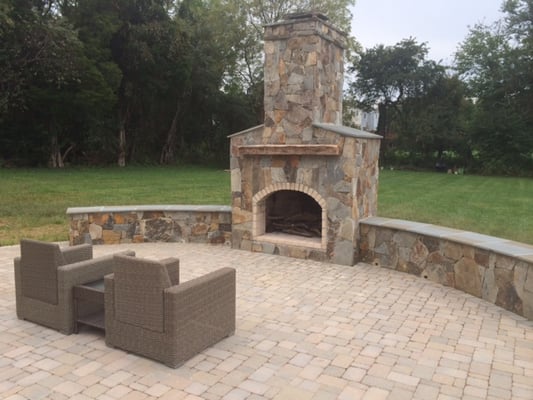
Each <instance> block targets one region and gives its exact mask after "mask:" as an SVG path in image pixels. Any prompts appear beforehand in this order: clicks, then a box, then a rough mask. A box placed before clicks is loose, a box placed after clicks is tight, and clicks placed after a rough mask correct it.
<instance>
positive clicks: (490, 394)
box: [0, 243, 533, 400]
mask: <svg viewBox="0 0 533 400" xmlns="http://www.w3.org/2000/svg"><path fill="white" fill-rule="evenodd" d="M128 247H129V248H132V249H133V250H135V251H136V253H137V255H138V256H141V257H148V258H154V259H158V258H165V257H169V256H175V257H179V258H180V261H181V262H180V268H181V278H182V281H186V280H189V279H191V278H193V277H196V276H200V275H203V274H204V273H206V272H209V271H212V270H214V269H217V268H219V267H225V266H231V267H234V268H236V269H237V330H236V332H235V335H234V336H232V337H230V338H227V339H225V340H223V341H222V342H220V343H218V344H216V345H215V346H213V347H211V348H210V349H207V350H205V351H204V352H202V353H201V354H199V355H197V356H195V357H194V358H192V359H191V360H189V361H188V362H186V363H185V364H184V365H182V366H181V367H180V368H178V369H170V368H167V367H166V366H164V365H161V364H159V363H157V362H154V361H151V360H147V359H145V358H142V357H138V356H136V355H133V354H128V353H125V352H123V351H121V350H118V349H110V348H107V347H106V346H105V342H104V338H103V334H101V333H99V332H97V331H92V330H90V329H82V330H81V332H80V333H79V334H78V335H70V336H64V335H62V334H60V333H58V332H55V331H53V330H50V329H47V328H44V327H41V326H38V325H35V324H33V323H31V322H26V321H21V320H18V319H17V317H16V314H15V288H14V282H13V258H14V257H15V256H17V255H19V248H18V246H9V247H2V248H0V354H1V358H0V398H3V399H62V398H79V399H91V398H92V399H96V398H98V399H117V398H124V399H126V398H127V399H156V398H159V399H170V398H172V399H208V400H209V399H228V400H229V399H276V400H281V399H290V400H294V399H310V400H319V399H336V398H337V399H404V398H405V399H410V398H412V399H419V400H426V399H451V400H455V399H513V400H532V399H533V323H532V322H531V321H527V320H525V319H524V318H521V317H519V316H517V315H515V314H512V313H510V312H507V311H505V310H503V309H500V308H498V307H496V306H494V305H493V304H490V303H487V302H485V301H483V300H480V299H478V298H475V297H472V296H470V295H468V294H465V293H462V292H459V291H457V290H454V289H451V288H447V287H443V286H440V285H438V284H434V283H432V282H429V281H426V280H422V279H419V278H416V277H414V276H411V275H408V274H404V273H400V272H396V271H391V270H388V269H386V268H378V267H374V266H370V265H367V264H358V265H356V266H355V267H346V266H340V265H334V264H328V263H318V262H312V261H304V260H298V259H290V258H285V257H277V256H271V255H267V254H260V253H249V252H242V251H237V250H232V249H230V248H228V247H223V246H209V245H201V244H177V243H172V244H162V243H154V244H136V245H132V246H127V245H120V246H114V245H109V246H95V247H94V251H95V255H96V256H98V255H103V254H109V253H113V252H116V251H119V250H123V249H125V248H128Z"/></svg>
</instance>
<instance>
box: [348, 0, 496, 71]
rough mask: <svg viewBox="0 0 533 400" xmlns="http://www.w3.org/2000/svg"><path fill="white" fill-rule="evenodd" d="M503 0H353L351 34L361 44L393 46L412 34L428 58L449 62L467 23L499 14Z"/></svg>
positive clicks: (365, 45)
mask: <svg viewBox="0 0 533 400" xmlns="http://www.w3.org/2000/svg"><path fill="white" fill-rule="evenodd" d="M502 2H503V0H357V1H356V5H355V7H354V8H353V9H352V15H353V20H352V36H354V37H355V38H356V39H357V40H358V41H359V43H361V45H362V46H363V48H365V49H366V48H370V47H374V46H375V45H377V44H384V45H386V46H393V45H395V44H396V43H398V42H399V41H401V40H402V39H407V38H409V37H414V38H415V39H416V41H417V42H418V43H424V42H426V43H427V47H428V48H429V53H428V57H427V58H428V59H431V60H435V61H440V60H442V61H443V63H444V64H451V63H452V61H453V54H454V53H455V51H456V50H457V47H458V45H459V44H460V43H461V42H462V41H463V40H464V39H465V38H466V36H467V35H468V32H469V27H473V26H474V25H475V24H477V23H479V22H482V23H484V24H491V23H492V22H494V21H497V20H499V19H501V18H502V17H503V14H502V13H501V12H500V8H501V5H502Z"/></svg>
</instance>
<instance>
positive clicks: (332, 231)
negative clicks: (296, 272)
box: [230, 13, 381, 265]
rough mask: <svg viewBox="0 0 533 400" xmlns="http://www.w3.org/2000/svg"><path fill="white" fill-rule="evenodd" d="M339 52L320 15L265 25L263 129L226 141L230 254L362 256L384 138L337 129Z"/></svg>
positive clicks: (348, 259)
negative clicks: (362, 230) (363, 225)
mask: <svg viewBox="0 0 533 400" xmlns="http://www.w3.org/2000/svg"><path fill="white" fill-rule="evenodd" d="M344 47H345V35H344V34H343V33H342V32H340V31H339V30H337V29H336V28H335V27H334V26H332V25H331V24H330V23H329V22H328V21H327V18H326V17H325V16H324V15H322V14H317V13H307V14H295V15H289V16H288V17H287V19H286V20H284V21H281V22H278V23H275V24H272V25H268V26H266V27H265V99H264V106H265V123H264V124H263V125H260V126H257V127H254V128H251V129H248V130H246V131H243V132H239V133H236V134H234V135H232V136H230V140H231V165H230V166H231V190H232V246H233V247H234V248H238V249H244V250H251V251H258V252H266V253H272V254H281V255H287V256H292V257H298V258H310V259H315V260H322V261H332V262H335V263H339V264H346V265H353V264H354V262H355V261H356V260H357V259H358V254H357V253H358V237H359V220H360V219H362V218H366V217H370V216H374V215H376V213H377V188H378V172H379V169H378V157H379V146H380V139H381V137H380V136H377V135H374V134H371V133H367V132H363V131H359V130H356V129H352V128H348V127H345V126H342V125H341V121H342V88H343V74H344V67H343V51H344Z"/></svg>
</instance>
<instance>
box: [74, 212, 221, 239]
mask: <svg viewBox="0 0 533 400" xmlns="http://www.w3.org/2000/svg"><path fill="white" fill-rule="evenodd" d="M67 215H68V216H69V218H70V233H69V242H70V245H75V244H80V243H93V244H119V243H143V242H186V243H187V242H193V243H212V244H226V245H229V243H230V241H231V207H227V206H189V205H181V206H180V205H177V206H172V205H169V206H165V205H156V206H121V207H74V208H69V209H68V210H67Z"/></svg>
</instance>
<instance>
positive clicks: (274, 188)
mask: <svg viewBox="0 0 533 400" xmlns="http://www.w3.org/2000/svg"><path fill="white" fill-rule="evenodd" d="M280 190H292V191H296V192H302V193H304V194H306V195H307V196H309V197H311V198H312V199H313V200H315V201H316V202H317V203H318V205H319V206H320V208H321V209H322V238H321V247H322V248H326V245H327V231H328V216H327V209H326V200H325V199H324V198H323V197H322V196H321V195H320V193H318V192H317V191H316V190H315V189H313V188H310V187H308V186H306V185H303V184H301V183H289V182H284V183H274V184H272V185H270V186H267V187H266V188H264V189H262V190H260V191H259V192H257V193H256V194H255V195H254V196H253V197H252V232H253V237H258V236H261V235H263V234H264V233H265V224H266V223H265V213H266V210H265V208H266V205H265V200H266V198H267V197H268V196H270V195H271V194H272V193H274V192H278V191H280Z"/></svg>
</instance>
